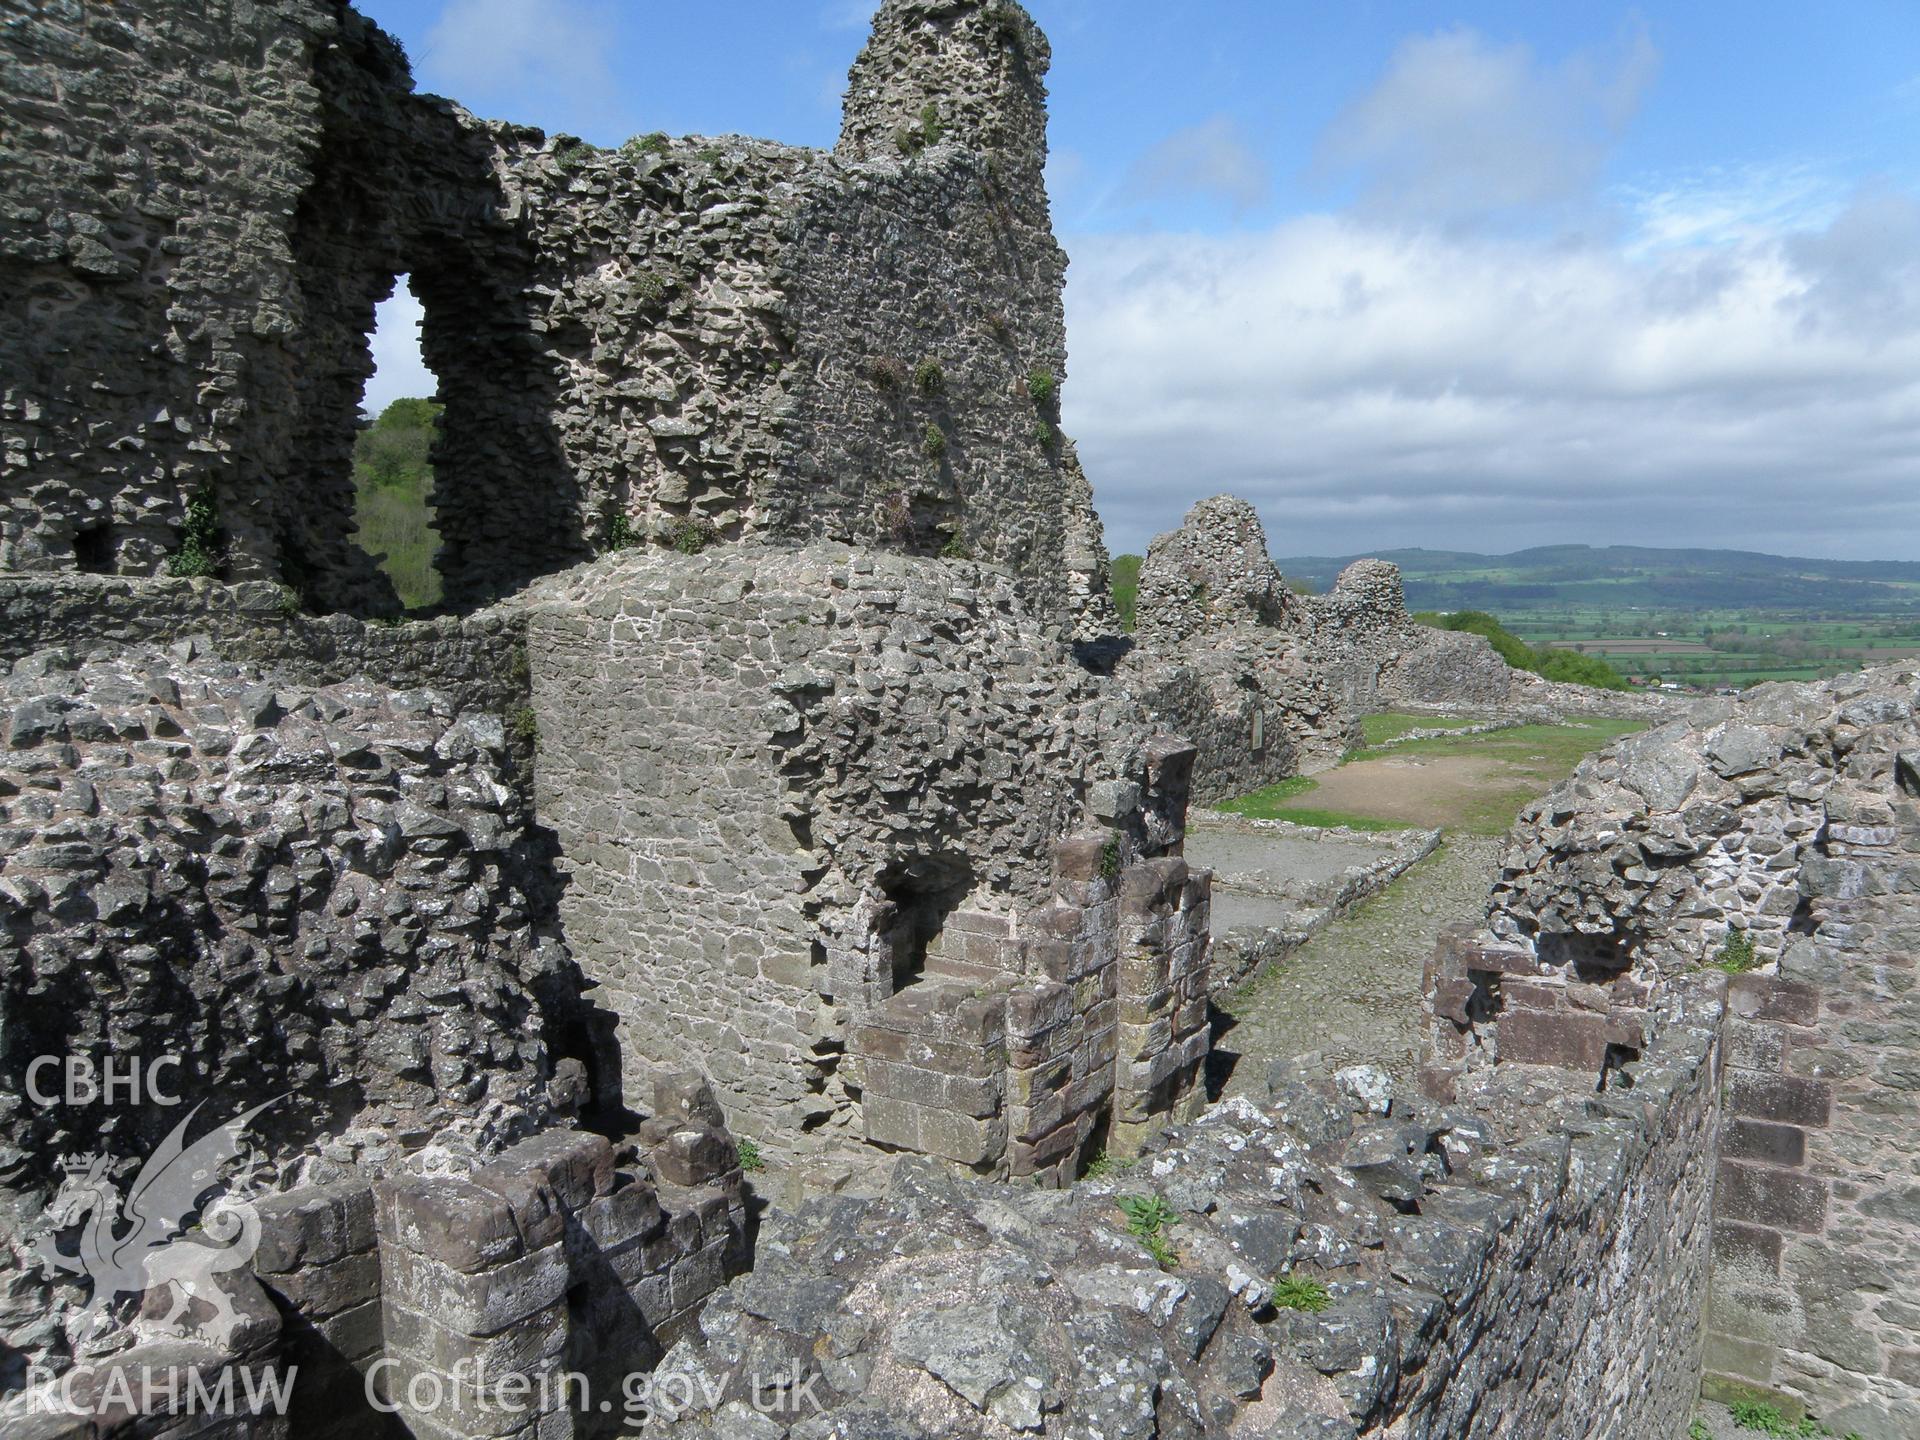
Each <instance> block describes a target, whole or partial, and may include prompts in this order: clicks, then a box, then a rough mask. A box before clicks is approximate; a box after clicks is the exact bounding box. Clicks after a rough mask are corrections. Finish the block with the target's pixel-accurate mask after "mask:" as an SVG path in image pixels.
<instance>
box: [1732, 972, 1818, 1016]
mask: <svg viewBox="0 0 1920 1440" xmlns="http://www.w3.org/2000/svg"><path fill="white" fill-rule="evenodd" d="M1727 1004H1728V1008H1729V1009H1730V1010H1731V1011H1732V1012H1733V1013H1734V1014H1735V1015H1739V1016H1742V1017H1744V1018H1746V1019H1749V1020H1777V1021H1780V1022H1781V1023H1783V1024H1786V1025H1814V1024H1817V1023H1819V1020H1820V992H1819V990H1817V989H1816V988H1814V987H1813V986H1811V985H1804V984H1801V983H1800V982H1798V981H1794V980H1777V979H1775V978H1774V977H1773V976H1771V975H1736V976H1734V977H1733V980H1732V982H1731V984H1729V985H1728V987H1727Z"/></svg>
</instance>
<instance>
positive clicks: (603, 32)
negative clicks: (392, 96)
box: [419, 0, 619, 129]
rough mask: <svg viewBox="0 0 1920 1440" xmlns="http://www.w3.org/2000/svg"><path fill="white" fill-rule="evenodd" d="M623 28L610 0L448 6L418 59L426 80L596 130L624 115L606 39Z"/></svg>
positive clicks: (454, 0)
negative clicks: (609, 119) (618, 112)
mask: <svg viewBox="0 0 1920 1440" xmlns="http://www.w3.org/2000/svg"><path fill="white" fill-rule="evenodd" d="M618 22H619V14H618V8H617V7H616V6H614V5H613V4H610V3H608V0H446V8H445V9H444V10H442V11H441V14H440V19H439V21H438V22H436V23H435V25H434V27H433V29H432V30H431V31H430V32H429V33H428V35H427V43H426V47H425V49H424V51H423V52H422V54H421V55H420V57H419V70H420V77H421V81H422V84H423V87H424V88H426V89H429V90H435V91H439V92H440V93H442V94H447V95H452V96H455V97H457V98H471V99H472V100H473V102H474V103H476V104H485V103H488V102H489V101H492V100H494V99H495V98H496V97H501V98H505V99H507V100H509V101H510V103H512V105H513V106H514V113H516V114H521V113H525V114H549V113H560V114H563V115H565V116H567V117H568V120H567V123H570V124H573V125H575V126H577V127H578V128H581V129H587V128H591V123H592V122H594V121H596V120H599V119H601V118H603V117H605V116H607V115H609V114H611V113H612V112H613V111H615V110H616V109H617V108H618V106H617V100H618V91H617V88H616V86H615V84H614V78H613V70H612V68H611V65H610V64H609V59H608V56H609V53H610V51H611V48H612V47H611V46H610V45H609V43H608V39H607V37H608V36H609V35H610V34H611V33H612V32H613V31H614V30H615V29H616V28H617V26H618Z"/></svg>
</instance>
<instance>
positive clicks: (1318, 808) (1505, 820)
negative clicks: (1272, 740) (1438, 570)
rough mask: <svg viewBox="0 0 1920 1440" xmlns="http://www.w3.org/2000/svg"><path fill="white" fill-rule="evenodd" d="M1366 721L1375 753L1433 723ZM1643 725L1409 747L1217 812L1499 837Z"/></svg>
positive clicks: (1288, 783)
mask: <svg viewBox="0 0 1920 1440" xmlns="http://www.w3.org/2000/svg"><path fill="white" fill-rule="evenodd" d="M1362 723H1363V725H1364V726H1365V729H1366V732H1367V743H1368V745H1369V746H1370V747H1371V746H1377V745H1379V744H1381V743H1382V741H1383V740H1385V739H1389V738H1392V737H1393V736H1395V735H1404V734H1406V733H1407V731H1409V730H1412V729H1415V728H1417V727H1420V726H1426V725H1430V724H1432V721H1431V719H1430V718H1429V717H1427V716H1421V715H1396V714H1385V715H1369V716H1367V717H1365V719H1364V721H1363V722H1362ZM1459 723H1460V724H1462V725H1465V724H1470V723H1472V722H1471V721H1467V720H1462V721H1460V722H1459ZM1644 728H1645V725H1644V722H1642V721H1638V720H1612V719H1597V718H1596V719H1588V720H1582V721H1579V722H1577V723H1573V724H1567V725H1516V726H1513V727H1511V728H1509V729H1505V730H1494V731H1489V732H1487V733H1484V734H1480V735H1446V736H1437V737H1435V738H1433V739H1430V740H1408V741H1405V742H1404V743H1402V744H1399V745H1395V746H1393V747H1392V748H1391V749H1387V750H1376V749H1371V748H1369V749H1364V750H1360V751H1357V752H1355V753H1354V754H1353V755H1350V756H1348V757H1347V759H1346V760H1345V761H1343V762H1342V763H1341V764H1340V765H1338V766H1337V767H1335V768H1334V769H1332V770H1327V771H1322V772H1321V773H1320V774H1318V775H1311V776H1308V775H1296V776H1294V777H1292V778H1291V779H1287V780H1282V781H1281V782H1280V783H1279V784H1277V785H1269V786H1267V787H1266V788H1265V789H1263V790H1256V791H1254V792H1253V793H1252V794H1250V795H1243V796H1241V797H1239V798H1238V799H1236V800H1229V801H1227V802H1226V803H1224V804H1222V805H1221V806H1219V807H1218V808H1220V809H1222V810H1225V811H1227V812H1228V813H1229V814H1234V815H1245V816H1249V817H1251V818H1253V819H1267V820H1291V821H1293V822H1294V823H1295V824H1297V825H1315V826H1333V825H1344V826H1347V827H1348V828H1350V829H1354V830H1394V829H1401V828H1404V827H1406V826H1409V825H1419V826H1438V827H1440V828H1443V829H1450V830H1465V831H1467V832H1468V833H1470V834H1474V835H1499V834H1502V833H1504V832H1505V831H1506V829H1507V827H1508V826H1510V825H1512V824H1513V821H1514V818H1515V817H1516V816H1517V815H1518V814H1519V813H1520V810H1521V807H1523V806H1524V805H1526V804H1527V802H1528V801H1530V800H1533V799H1535V798H1537V797H1538V796H1540V795H1543V794H1545V793H1546V792H1547V791H1548V790H1550V789H1552V788H1553V786H1554V785H1555V784H1556V783H1558V782H1559V781H1560V780H1562V779H1564V778H1565V777H1566V776H1567V775H1568V774H1570V773H1571V772H1572V770H1573V768H1574V767H1575V766H1576V765H1578V764H1579V763H1580V761H1581V760H1582V759H1583V758H1584V757H1585V756H1587V755H1590V754H1592V753H1593V752H1594V751H1595V750H1599V749H1602V748H1604V747H1605V746H1607V745H1610V744H1612V743H1613V742H1614V741H1615V740H1618V739H1619V738H1620V737H1621V736H1623V735H1631V734H1633V733H1634V732H1636V731H1638V730H1642V729H1644ZM1376 737H1378V738H1376Z"/></svg>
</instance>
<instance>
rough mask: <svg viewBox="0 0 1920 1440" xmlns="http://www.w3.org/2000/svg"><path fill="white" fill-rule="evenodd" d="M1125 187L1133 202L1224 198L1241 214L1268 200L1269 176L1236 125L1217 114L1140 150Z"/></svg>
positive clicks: (1243, 133)
mask: <svg viewBox="0 0 1920 1440" xmlns="http://www.w3.org/2000/svg"><path fill="white" fill-rule="evenodd" d="M1123 189H1124V190H1125V192H1126V193H1127V195H1128V197H1129V198H1131V199H1134V200H1157V199H1165V198H1167V197H1170V196H1182V195H1197V196H1201V197H1203V198H1206V199H1217V200H1223V201H1225V202H1226V203H1227V204H1228V205H1230V206H1231V207H1232V208H1233V210H1234V213H1235V214H1242V213H1244V212H1246V211H1248V210H1252V209H1255V208H1257V207H1258V206H1260V205H1263V204H1265V203H1266V201H1267V199H1268V197H1269V196H1270V195H1271V194H1272V191H1273V177H1272V172H1271V170H1270V169H1269V167H1268V165H1267V162H1266V160H1265V159H1264V158H1263V157H1262V156H1261V155H1260V153H1259V152H1258V151H1256V150H1255V149H1254V147H1253V144H1252V142H1251V141H1249V140H1248V138H1247V135H1246V132H1245V131H1244V130H1242V129H1241V127H1240V125H1239V123H1238V122H1237V121H1235V120H1233V119H1231V118H1230V117H1228V116H1225V115H1216V116H1214V117H1213V119H1211V120H1207V121H1205V122H1203V123H1201V124H1199V125H1190V126H1188V127H1187V128H1186V129H1184V130H1176V131H1174V133H1173V134H1171V135H1169V136H1167V138H1166V139H1164V140H1162V141H1161V142H1160V143H1159V144H1157V145H1155V146H1153V147H1152V148H1151V149H1149V150H1148V151H1146V152H1145V153H1144V154H1142V155H1141V156H1140V158H1139V159H1138V160H1136V161H1135V162H1134V164H1133V169H1132V171H1131V172H1130V173H1129V175H1128V177H1127V181H1126V184H1125V186H1124V187H1123Z"/></svg>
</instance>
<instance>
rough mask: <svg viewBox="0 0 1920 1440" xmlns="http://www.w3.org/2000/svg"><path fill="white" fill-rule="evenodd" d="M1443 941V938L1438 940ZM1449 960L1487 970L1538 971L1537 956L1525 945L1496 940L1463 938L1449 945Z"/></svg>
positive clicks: (1466, 967) (1464, 967)
mask: <svg viewBox="0 0 1920 1440" xmlns="http://www.w3.org/2000/svg"><path fill="white" fill-rule="evenodd" d="M1440 943H1441V944H1442V945H1446V944H1447V942H1446V941H1445V940H1444V939H1443V940H1442V941H1441V942H1440ZM1449 958H1450V961H1451V963H1452V964H1453V965H1454V966H1455V967H1456V968H1457V969H1458V970H1481V971H1490V972H1492V973H1493V974H1495V975H1538V974H1539V973H1540V958H1539V957H1538V956H1537V955H1535V954H1534V953H1533V951H1532V950H1530V949H1528V948H1527V947H1526V946H1524V945H1503V944H1501V943H1499V942H1498V941H1484V942H1483V941H1462V942H1460V943H1458V944H1455V945H1454V946H1453V947H1452V948H1451V953H1450V957H1449Z"/></svg>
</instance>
